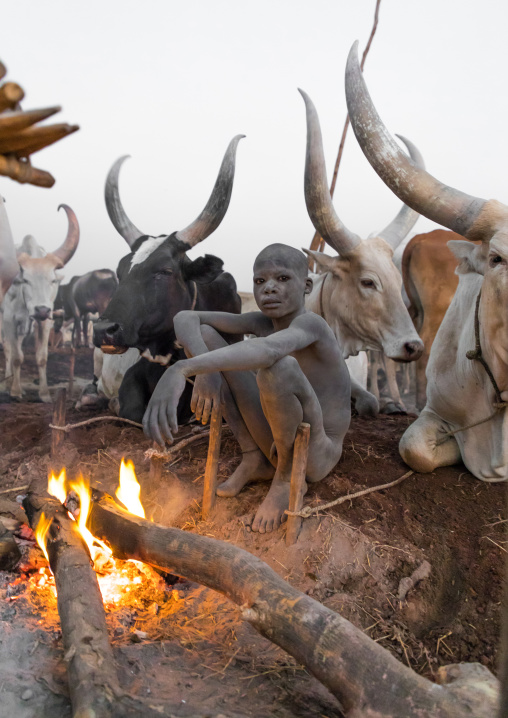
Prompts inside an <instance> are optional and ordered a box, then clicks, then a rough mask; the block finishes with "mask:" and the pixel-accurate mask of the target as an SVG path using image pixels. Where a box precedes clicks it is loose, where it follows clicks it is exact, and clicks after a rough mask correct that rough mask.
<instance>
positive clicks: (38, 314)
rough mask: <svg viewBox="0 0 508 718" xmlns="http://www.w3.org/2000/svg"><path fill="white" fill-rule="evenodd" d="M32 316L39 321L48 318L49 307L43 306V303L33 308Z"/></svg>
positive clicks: (49, 313) (49, 314)
mask: <svg viewBox="0 0 508 718" xmlns="http://www.w3.org/2000/svg"><path fill="white" fill-rule="evenodd" d="M34 316H35V318H36V319H38V320H39V321H41V322H44V321H45V320H46V319H49V318H50V316H51V309H50V308H49V307H45V306H44V305H40V306H37V307H35V309H34Z"/></svg>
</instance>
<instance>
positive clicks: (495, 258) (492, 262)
mask: <svg viewBox="0 0 508 718" xmlns="http://www.w3.org/2000/svg"><path fill="white" fill-rule="evenodd" d="M502 262H504V260H503V258H502V257H501V256H500V255H499V254H496V255H494V256H493V257H491V258H490V266H491V267H494V266H495V265H496V264H501V263H502Z"/></svg>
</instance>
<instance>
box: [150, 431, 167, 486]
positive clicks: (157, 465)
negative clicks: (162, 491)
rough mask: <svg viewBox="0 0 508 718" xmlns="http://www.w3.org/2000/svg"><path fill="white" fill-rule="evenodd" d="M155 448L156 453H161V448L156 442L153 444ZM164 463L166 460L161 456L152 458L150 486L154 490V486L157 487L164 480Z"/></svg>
mask: <svg viewBox="0 0 508 718" xmlns="http://www.w3.org/2000/svg"><path fill="white" fill-rule="evenodd" d="M153 448H154V449H155V450H156V451H160V446H159V444H158V443H157V442H156V441H154V442H153ZM163 463H164V459H163V458H162V457H160V456H151V457H150V486H151V487H152V488H153V487H154V486H157V485H158V484H159V483H160V481H161V479H162V464H163Z"/></svg>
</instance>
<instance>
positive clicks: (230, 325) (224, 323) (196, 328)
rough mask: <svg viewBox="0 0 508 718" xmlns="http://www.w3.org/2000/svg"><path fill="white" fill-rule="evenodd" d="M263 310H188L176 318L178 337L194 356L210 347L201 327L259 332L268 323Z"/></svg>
mask: <svg viewBox="0 0 508 718" xmlns="http://www.w3.org/2000/svg"><path fill="white" fill-rule="evenodd" d="M266 321H267V320H266V318H265V317H264V316H263V315H262V314H261V312H247V313H246V314H230V313H229V312H200V311H191V310H186V311H183V312H179V313H178V314H177V315H176V316H175V318H174V327H175V334H176V338H177V339H178V341H179V342H180V344H181V345H182V346H183V347H184V349H185V350H186V351H187V352H188V353H189V354H191V355H192V356H193V357H194V356H197V355H198V354H205V353H206V352H207V351H208V349H207V347H206V344H205V342H204V341H203V338H202V336H201V331H200V327H201V325H202V324H208V326H210V327H213V328H214V329H216V330H217V331H218V332H223V333H224V334H257V333H258V332H259V330H260V329H261V328H262V327H264V325H265V324H266Z"/></svg>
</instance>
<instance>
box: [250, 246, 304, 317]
mask: <svg viewBox="0 0 508 718" xmlns="http://www.w3.org/2000/svg"><path fill="white" fill-rule="evenodd" d="M291 264H292V263H291V262H287V261H284V258H283V257H275V258H273V259H264V258H263V259H261V260H256V263H255V264H254V298H255V300H256V304H257V305H258V307H259V309H260V310H261V311H262V312H263V314H265V315H266V316H268V317H270V318H271V319H280V318H281V317H285V316H288V315H292V314H295V315H296V314H298V313H299V312H301V310H302V309H303V308H304V306H305V295H306V294H310V292H311V290H312V279H311V278H310V277H305V276H303V273H302V272H301V271H298V270H296V269H295V268H294V267H292V266H291Z"/></svg>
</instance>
